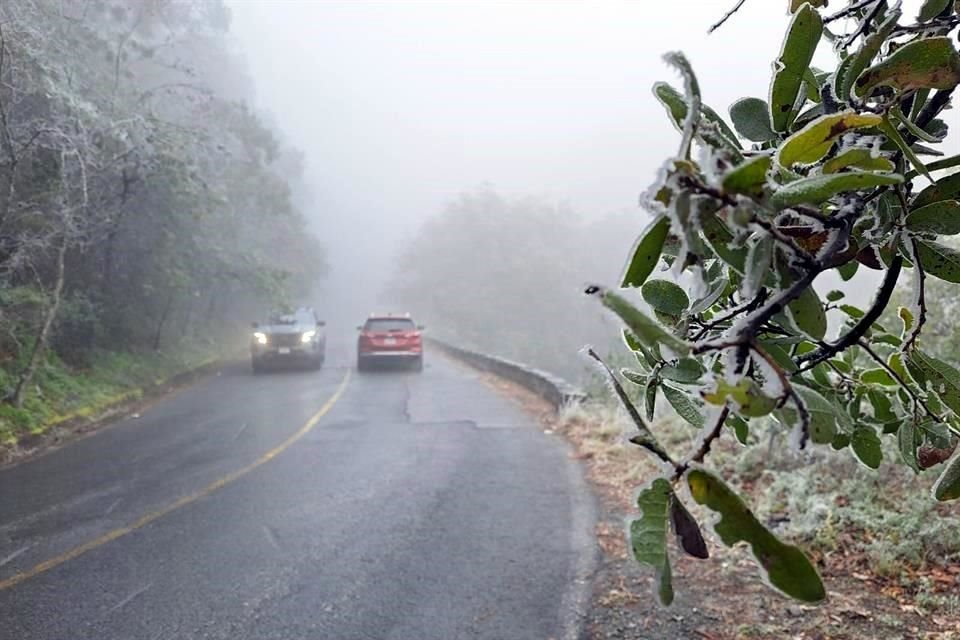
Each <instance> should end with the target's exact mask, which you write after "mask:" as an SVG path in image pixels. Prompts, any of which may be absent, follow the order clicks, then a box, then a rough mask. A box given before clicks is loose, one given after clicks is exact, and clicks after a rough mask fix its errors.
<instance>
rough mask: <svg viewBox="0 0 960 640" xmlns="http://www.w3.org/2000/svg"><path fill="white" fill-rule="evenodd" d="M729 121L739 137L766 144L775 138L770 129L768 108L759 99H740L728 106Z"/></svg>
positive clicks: (775, 135) (773, 132)
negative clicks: (731, 121)
mask: <svg viewBox="0 0 960 640" xmlns="http://www.w3.org/2000/svg"><path fill="white" fill-rule="evenodd" d="M730 119H731V120H733V127H734V128H735V129H736V130H737V133H739V134H740V136H741V137H743V138H745V139H747V140H750V141H751V142H766V141H767V140H773V139H774V138H776V137H777V134H776V132H775V131H774V130H773V129H771V128H770V122H771V120H770V107H769V106H767V103H766V102H765V101H764V100H761V99H760V98H740V99H739V100H737V101H736V102H734V103H733V104H732V105H730Z"/></svg>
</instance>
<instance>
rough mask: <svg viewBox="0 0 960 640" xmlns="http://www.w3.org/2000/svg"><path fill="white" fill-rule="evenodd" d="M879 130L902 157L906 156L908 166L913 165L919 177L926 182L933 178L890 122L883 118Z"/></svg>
mask: <svg viewBox="0 0 960 640" xmlns="http://www.w3.org/2000/svg"><path fill="white" fill-rule="evenodd" d="M880 130H881V131H883V133H884V135H886V136H887V138H889V139H890V141H891V142H893V144H895V145H896V146H897V147H898V148H899V149H900V151H902V152H903V155H904V156H906V158H907V160H909V161H910V164H911V165H913V168H914V169H915V170H916V171H918V172H919V173H920V174H921V175H923V176H925V177H926V178H927V179H928V180H932V179H933V178H932V177H931V176H930V172H929V171H928V170H927V167H926V166H925V165H924V164H923V161H922V160H921V159H920V158H919V157H917V154H916V153H915V152H914V150H913V147H911V146H910V144H909V143H908V142H907V141H906V140H904V139H903V136H901V135H900V131H899V130H898V129H897V127H896V126H894V125H893V124H892V123H891V122H890V120H888V119H887V118H883V122H881V123H880Z"/></svg>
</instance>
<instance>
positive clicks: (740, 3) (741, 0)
mask: <svg viewBox="0 0 960 640" xmlns="http://www.w3.org/2000/svg"><path fill="white" fill-rule="evenodd" d="M746 1H747V0H739V1H738V2H737V4H735V5H734V7H733V8H732V9H730V10H729V11H727V12H726V13H725V14H724V15H723V17H722V18H720V20H718V21H717V22H716V23H714V24H713V26H711V27H710V28H709V29H707V33H708V34H710V33H713V32H714V31H716V30H717V29H719V28H720V27H722V26H723V23H724V22H726V21H727V20H729V19H730V18H731V16H733V14H735V13H736V12H737V11H739V10H740V7H742V6H743V5H744V3H745V2H746Z"/></svg>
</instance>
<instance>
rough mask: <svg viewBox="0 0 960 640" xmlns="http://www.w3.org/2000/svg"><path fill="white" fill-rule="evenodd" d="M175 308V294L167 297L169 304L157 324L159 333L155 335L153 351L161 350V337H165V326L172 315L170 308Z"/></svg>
mask: <svg viewBox="0 0 960 640" xmlns="http://www.w3.org/2000/svg"><path fill="white" fill-rule="evenodd" d="M172 306H173V294H172V293H171V294H169V295H168V296H167V304H166V305H165V306H164V307H163V313H161V314H160V322H158V323H157V332H156V333H155V334H153V350H154V351H159V350H160V336H162V335H163V325H165V324H166V323H167V316H168V315H170V307H172Z"/></svg>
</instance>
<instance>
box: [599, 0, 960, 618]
mask: <svg viewBox="0 0 960 640" xmlns="http://www.w3.org/2000/svg"><path fill="white" fill-rule="evenodd" d="M823 4H826V3H803V2H798V3H793V9H794V14H793V16H792V19H791V21H790V24H789V26H788V29H787V34H786V37H785V39H784V44H783V47H782V49H781V52H780V56H779V58H778V59H777V61H776V63H775V64H774V69H773V77H772V78H771V82H770V86H769V93H768V95H769V100H768V101H767V102H764V101H763V100H759V99H756V98H744V99H741V100H738V101H737V102H736V103H734V104H733V105H732V106H731V107H730V110H729V112H730V116H731V119H732V121H733V127H734V129H735V130H736V131H737V133H738V134H739V135H740V136H741V137H742V138H743V139H745V140H747V141H749V143H752V144H750V145H748V146H746V147H744V146H741V143H740V142H739V141H738V140H736V139H734V138H732V136H731V135H730V128H729V127H728V126H726V124H725V123H724V124H720V123H717V122H716V121H715V120H716V117H717V116H716V113H715V112H713V111H712V110H708V109H707V108H706V107H704V106H702V104H701V98H700V94H699V89H698V86H699V85H698V83H697V80H696V77H695V75H694V73H693V70H692V68H691V67H690V65H689V64H688V63H687V62H686V60H685V59H684V58H683V57H682V55H680V54H670V56H669V61H670V62H671V63H672V64H673V65H674V66H675V67H676V68H677V69H678V70H679V71H680V73H681V75H682V76H683V78H684V86H685V91H684V92H683V93H680V92H679V91H677V90H675V89H673V88H671V87H669V85H665V84H662V83H661V84H658V85H657V86H656V87H655V89H654V93H655V95H656V97H657V99H659V100H660V101H661V102H662V103H663V104H664V105H665V107H666V108H667V111H668V114H669V119H670V121H671V123H672V124H673V125H674V126H675V127H676V128H678V129H679V130H680V131H681V132H682V139H681V142H680V146H679V152H678V153H677V155H676V157H674V158H670V159H668V160H667V161H666V162H665V163H664V167H663V170H662V171H661V173H660V175H659V176H658V180H657V181H656V182H655V183H654V184H653V185H652V186H651V187H650V189H649V190H648V191H647V195H646V197H645V199H644V204H645V205H646V207H647V208H648V209H649V210H650V212H651V213H652V215H653V216H654V219H655V220H656V221H657V222H656V223H655V224H656V225H657V228H658V229H659V230H660V231H659V233H660V234H662V233H663V230H664V229H666V231H667V232H666V235H665V237H661V236H660V235H657V236H656V237H655V240H656V242H649V241H648V240H647V238H648V237H649V231H647V232H645V233H644V235H643V237H642V239H641V241H640V243H639V244H638V247H640V246H643V245H644V244H645V243H646V244H648V245H650V246H649V248H645V249H644V250H643V251H642V252H639V251H638V252H635V254H634V257H633V258H632V263H633V262H638V260H639V262H638V264H642V269H638V270H637V272H638V273H639V274H641V276H642V277H639V278H631V279H629V280H627V279H625V280H624V283H623V285H624V286H627V287H631V286H632V287H636V286H640V287H641V294H642V297H643V298H644V300H645V301H646V302H647V303H648V304H649V305H650V306H651V307H652V308H653V310H654V312H655V313H656V317H657V319H659V320H660V321H661V322H657V321H656V320H654V319H652V318H648V317H647V316H646V315H644V314H643V313H642V312H641V311H640V310H638V309H637V308H636V307H635V306H634V305H633V304H632V303H631V302H630V301H629V300H628V299H627V298H626V297H625V296H623V295H620V294H617V293H614V292H612V291H609V290H606V289H603V288H602V287H597V286H594V287H590V288H589V289H588V293H593V294H597V295H598V297H599V298H600V300H601V302H602V303H603V305H604V306H606V307H607V308H608V309H610V310H612V311H613V312H614V314H615V315H616V316H618V317H619V318H620V320H621V321H622V322H623V323H624V325H625V326H626V327H627V328H628V329H629V335H630V339H629V340H627V347H628V348H630V349H631V350H633V351H634V352H636V354H637V357H636V361H637V367H638V368H637V370H635V371H633V372H632V373H631V376H630V377H628V380H630V381H631V382H634V383H638V384H642V385H643V388H644V399H645V402H647V405H648V409H649V408H650V407H651V406H652V404H653V403H654V402H655V400H656V397H657V391H659V392H661V393H662V395H663V396H664V397H665V398H666V400H667V402H668V403H669V405H670V406H671V407H672V409H673V411H674V412H675V413H676V414H677V415H679V416H680V417H681V418H682V419H683V420H684V421H685V422H687V423H689V424H691V425H693V426H696V427H698V428H699V427H702V429H703V433H702V436H701V439H700V441H698V442H697V443H696V445H695V447H694V448H693V449H692V450H691V451H690V452H687V453H686V455H685V456H683V457H680V456H678V455H676V453H675V452H674V451H672V450H670V449H669V448H665V447H664V446H663V445H662V444H661V443H660V439H659V437H658V436H659V434H658V433H656V430H655V429H653V428H651V427H649V425H645V426H644V429H645V431H644V437H643V438H642V440H636V439H635V440H632V442H634V443H635V444H638V445H640V446H642V447H644V448H645V449H647V450H648V451H650V452H652V453H654V454H655V455H656V456H657V457H658V458H659V459H660V460H661V461H662V462H664V463H666V464H667V465H668V466H669V467H672V471H671V472H670V473H669V475H668V476H667V477H666V478H665V480H666V479H669V480H671V481H675V482H679V481H683V480H685V481H686V483H687V485H688V486H689V488H690V491H691V496H692V497H693V499H694V500H695V501H696V502H698V503H700V504H704V505H706V506H708V507H709V508H710V509H712V510H714V511H717V512H718V513H720V515H721V519H720V522H719V523H718V525H717V527H716V532H717V533H718V535H719V536H720V538H721V540H722V541H723V542H724V543H726V544H733V543H735V542H737V541H745V542H747V543H748V544H750V545H751V546H752V548H753V550H754V553H755V555H756V556H757V558H758V560H759V562H760V564H761V566H763V567H764V568H765V569H766V570H767V572H768V578H769V580H770V582H771V584H772V585H773V586H775V587H776V588H778V589H780V590H781V591H783V592H784V593H787V594H788V595H791V596H793V597H796V598H799V599H802V600H807V601H819V600H821V599H823V597H824V589H823V585H822V583H821V582H820V580H819V578H818V577H817V575H816V571H815V570H814V568H813V566H812V565H811V564H810V563H809V562H808V561H807V560H806V558H805V557H804V555H803V553H802V552H801V551H800V550H799V549H798V548H796V547H792V546H789V545H784V544H783V543H781V542H779V541H778V540H777V539H776V538H775V537H774V536H773V535H772V534H770V532H768V531H767V530H766V529H765V528H764V527H763V526H762V525H761V524H760V523H759V522H758V521H757V519H756V518H754V517H753V515H752V514H751V513H750V510H749V509H748V508H747V507H746V505H745V504H744V503H743V502H742V500H740V498H739V497H737V496H736V495H735V494H734V493H733V491H732V490H731V489H729V488H728V487H727V486H726V485H725V484H724V483H723V482H722V481H720V480H719V478H717V477H716V476H714V475H712V474H710V473H709V472H707V471H706V470H704V469H703V468H702V467H700V466H699V465H700V464H701V463H703V462H704V461H705V460H706V459H707V457H708V456H709V455H711V451H714V447H713V444H714V441H715V440H716V439H718V438H720V437H722V436H723V434H724V432H725V431H726V430H727V428H728V427H729V429H730V430H731V431H733V432H734V434H735V436H736V438H737V440H738V441H740V442H741V443H744V442H748V440H749V438H750V437H751V434H752V433H753V432H754V425H755V424H758V423H760V422H761V421H765V422H770V423H772V424H775V425H778V428H780V429H782V430H784V431H788V430H789V431H790V432H791V433H792V436H793V437H792V438H791V441H792V442H793V443H795V444H797V445H799V446H800V447H801V448H804V447H806V446H808V444H809V443H811V442H812V443H813V444H814V445H820V446H821V447H825V448H826V450H828V451H836V452H838V455H843V456H847V457H848V459H849V458H850V457H852V459H854V460H856V461H857V462H858V463H859V464H860V465H862V466H863V467H865V468H867V469H870V470H874V469H878V468H880V467H881V465H883V464H884V462H885V461H886V462H895V463H897V464H902V465H905V466H906V467H908V468H910V469H912V470H913V471H914V472H916V473H923V472H924V470H926V469H931V468H936V467H938V466H939V465H941V464H942V463H944V462H945V461H947V460H948V459H950V458H951V456H953V457H954V459H953V462H951V463H949V464H948V465H947V467H946V470H945V471H941V472H940V473H941V478H940V480H939V482H938V483H937V485H936V489H935V491H934V494H935V497H937V498H938V499H942V500H952V499H957V498H958V497H960V495H958V494H960V486H958V485H960V479H958V475H960V470H958V468H960V463H958V462H957V461H956V456H955V455H954V451H955V450H956V449H957V445H958V440H960V437H958V436H960V372H958V371H957V369H956V368H954V367H953V366H952V365H951V364H948V363H947V362H945V361H944V360H943V359H940V358H937V357H934V356H933V355H931V354H930V352H928V351H921V350H920V348H919V347H920V345H921V344H926V343H925V342H924V340H926V339H927V338H926V335H927V332H928V330H929V326H928V315H929V313H928V307H929V304H928V300H927V297H926V296H925V295H924V292H925V290H927V289H929V288H930V287H934V286H937V283H938V282H941V281H942V284H943V285H945V284H946V283H956V282H960V252H958V251H957V249H955V248H954V247H953V246H951V245H950V244H949V243H945V242H944V241H943V240H944V239H945V238H949V236H952V235H955V234H958V233H960V204H958V202H960V173H957V172H954V173H952V174H947V175H944V176H939V177H938V178H937V179H936V180H934V181H932V183H931V184H929V185H927V186H924V184H925V183H924V182H920V181H918V180H917V178H918V176H929V175H930V172H931V171H937V170H950V169H954V168H955V167H957V166H960V158H946V159H944V160H942V161H937V162H931V163H929V165H925V164H924V163H923V162H922V161H921V160H920V158H919V156H920V155H922V154H936V153H940V152H939V151H938V150H937V149H936V148H935V147H936V145H940V144H942V143H943V142H944V141H945V139H946V135H947V131H946V124H945V123H944V122H943V121H941V120H940V119H939V118H938V116H939V115H940V114H941V112H942V111H943V110H944V109H945V108H946V107H947V105H948V103H949V98H950V95H951V92H953V91H954V89H955V88H956V86H957V85H958V83H960V56H958V54H957V51H956V48H955V44H954V42H953V41H952V38H951V36H950V35H949V34H950V33H951V32H953V31H954V30H956V28H957V27H958V22H957V20H956V19H955V16H954V12H953V11H952V10H950V8H949V6H948V5H947V4H943V3H938V2H932V1H931V2H927V3H925V4H924V6H923V8H922V9H921V18H920V19H921V21H923V23H924V24H923V26H922V27H920V28H914V27H909V26H908V28H904V26H905V25H903V24H902V23H901V22H900V20H901V18H902V16H901V13H900V12H899V10H898V8H897V6H898V5H897V4H896V3H876V4H875V6H873V5H870V8H869V9H868V8H867V6H866V5H863V6H856V3H851V4H853V5H854V6H852V7H850V11H849V13H848V14H844V15H847V16H848V18H847V21H848V22H847V24H846V28H843V29H842V30H841V31H839V32H837V31H834V30H836V29H837V28H838V27H840V25H841V24H843V21H839V20H831V21H824V20H823V18H822V17H821V15H820V11H819V9H821V8H822V7H821V6H820V5H823ZM823 39H829V40H830V41H832V42H834V43H835V48H836V50H837V51H838V52H839V53H840V56H839V60H838V62H837V64H836V66H835V68H834V69H833V70H831V71H821V70H818V69H813V68H812V67H810V62H811V60H812V58H813V54H814V51H815V50H816V49H817V47H818V45H819V44H820V42H821V40H823ZM731 143H732V144H733V145H734V146H735V148H733V149H731V148H730V145H731ZM692 147H696V149H695V151H696V153H695V152H694V150H693V149H692ZM693 158H696V160H693ZM651 261H654V262H661V263H663V264H664V268H669V269H671V271H672V273H671V274H670V281H671V282H668V281H666V280H653V281H649V282H647V281H646V280H647V278H648V277H649V275H650V273H652V271H653V268H654V267H653V266H651V264H650V262H651ZM860 264H863V265H864V266H866V267H868V268H870V269H872V270H878V271H882V272H883V276H882V280H883V281H882V283H881V284H880V286H879V288H878V290H877V293H876V296H875V299H874V301H873V303H872V304H871V305H870V306H869V307H866V308H858V307H856V306H853V305H851V304H846V303H842V300H843V298H844V292H843V291H832V292H830V293H829V294H828V295H827V296H826V300H827V303H826V304H824V302H823V300H821V297H820V295H819V294H818V293H817V291H816V290H815V289H814V286H813V284H814V282H815V281H817V280H818V278H819V277H820V276H821V275H824V274H830V273H835V274H836V275H837V276H838V277H839V278H840V279H842V280H844V281H847V280H851V279H852V278H854V277H855V276H856V275H857V273H858V265H860ZM908 276H909V277H911V279H912V280H913V281H914V286H913V288H912V289H911V294H910V296H911V298H912V299H911V300H909V301H908V302H907V303H906V304H904V305H900V306H901V308H902V309H901V311H900V312H899V313H898V316H896V317H894V319H893V320H891V319H890V317H889V316H890V314H889V313H886V314H885V310H886V309H887V308H888V307H889V306H890V303H891V298H892V297H893V296H894V291H895V289H896V287H897V285H898V283H899V282H900V281H901V280H902V279H904V278H905V277H908ZM673 283H680V284H679V285H677V284H673ZM681 288H682V289H686V295H681V293H682V292H681V291H680V289H681ZM949 291H950V293H947V290H944V293H943V295H942V296H941V297H940V298H939V299H938V300H939V302H938V303H942V304H949V305H950V308H953V309H954V310H953V314H954V317H955V314H956V312H957V311H960V309H957V308H956V307H955V305H953V304H952V303H945V302H943V301H944V300H954V299H956V292H955V291H953V290H952V289H950V290H949ZM898 295H899V294H898ZM691 300H692V302H690V301H691ZM895 307H896V305H895ZM895 307H894V308H895ZM903 307H909V309H907V308H903ZM943 322H947V321H946V320H944V321H943ZM901 325H902V327H903V329H902V331H900V332H895V330H893V331H892V330H891V327H895V326H901ZM831 329H832V331H831ZM950 335H951V336H954V337H960V336H957V334H956V333H954V332H953V329H952V327H951V329H950ZM934 339H936V338H934ZM947 343H948V342H947V340H946V339H944V340H941V341H939V342H938V344H947ZM958 356H960V354H958ZM957 360H960V357H958V358H957ZM665 381H668V382H665ZM697 396H699V398H698V397H697ZM619 397H620V399H621V401H622V402H623V403H624V404H626V405H627V409H628V411H630V412H631V415H634V414H636V410H635V409H634V408H633V407H632V404H631V402H632V401H631V399H630V398H631V397H632V396H631V395H630V394H628V393H620V394H619ZM891 452H892V454H893V455H891ZM651 486H653V485H651ZM660 506H662V505H658V508H659V507H660ZM661 573H662V567H661Z"/></svg>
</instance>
